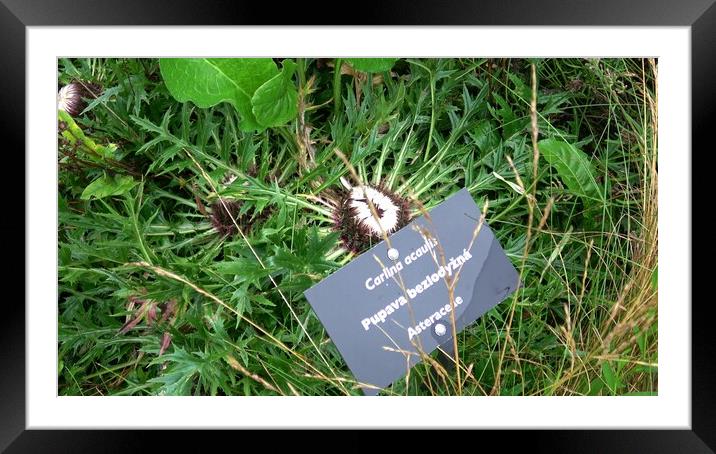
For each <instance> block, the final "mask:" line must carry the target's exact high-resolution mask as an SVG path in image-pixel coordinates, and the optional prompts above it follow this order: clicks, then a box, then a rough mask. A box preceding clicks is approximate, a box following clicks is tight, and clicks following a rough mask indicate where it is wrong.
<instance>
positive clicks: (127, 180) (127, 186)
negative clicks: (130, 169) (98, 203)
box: [80, 175, 137, 200]
mask: <svg viewBox="0 0 716 454" xmlns="http://www.w3.org/2000/svg"><path fill="white" fill-rule="evenodd" d="M136 185H137V182H136V181H134V178H132V177H130V176H117V177H109V176H106V175H105V176H101V177H99V178H97V179H96V180H94V181H93V182H92V183H90V184H89V185H88V186H87V187H86V188H85V190H84V191H82V195H81V196H80V198H81V199H82V200H89V199H91V198H92V197H94V198H96V199H102V198H105V197H110V196H113V195H122V194H125V193H127V192H129V191H130V190H131V189H132V188H133V187H134V186H136Z"/></svg>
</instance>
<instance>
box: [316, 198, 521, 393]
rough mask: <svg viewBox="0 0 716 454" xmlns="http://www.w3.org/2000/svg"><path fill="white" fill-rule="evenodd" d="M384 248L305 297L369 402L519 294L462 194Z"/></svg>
mask: <svg viewBox="0 0 716 454" xmlns="http://www.w3.org/2000/svg"><path fill="white" fill-rule="evenodd" d="M388 240H389V243H390V244H387V243H386V242H385V241H381V242H380V243H378V244H376V245H375V246H374V247H372V248H371V249H369V250H368V251H366V252H364V253H363V254H361V255H360V256H358V257H357V258H355V259H354V260H352V261H351V262H350V263H348V264H347V265H346V266H344V267H343V268H341V269H339V270H338V271H336V272H334V273H333V274H332V275H330V276H328V277H327V278H325V279H324V280H323V281H321V282H319V283H318V284H316V285H314V286H313V287H311V288H310V289H308V290H307V291H306V292H305V296H306V298H307V299H308V302H309V303H310V304H311V306H312V307H313V309H314V311H315V312H316V315H317V316H318V318H319V320H320V321H321V323H322V324H323V326H324V327H325V328H326V331H327V333H328V335H329V336H330V337H331V339H332V341H333V342H334V343H335V345H336V347H337V348H338V350H339V351H340V353H341V355H342V356H343V359H344V360H345V361H346V363H347V365H348V367H349V368H350V370H351V372H352V373H353V375H354V376H355V379H356V381H357V382H358V383H360V384H361V389H362V390H363V392H364V394H367V395H372V394H377V393H378V392H379V391H380V389H381V388H385V387H386V386H388V385H390V384H391V383H392V382H394V381H395V380H397V379H399V378H401V377H402V376H404V375H405V374H406V373H407V372H408V370H409V368H410V367H413V366H414V365H415V364H417V363H418V362H420V361H421V358H422V357H423V356H422V355H423V354H430V353H431V352H433V351H434V350H435V349H436V348H437V347H438V346H441V345H444V346H448V345H452V343H453V340H452V339H453V335H454V334H456V333H459V332H460V331H462V330H463V329H465V327H467V326H468V325H470V324H471V323H473V322H475V321H476V320H477V319H478V318H479V317H481V316H482V315H483V314H485V312H487V311H488V310H490V309H491V308H493V307H494V306H496V305H497V304H499V303H500V302H501V301H503V300H504V299H505V298H506V297H507V296H508V295H510V294H511V293H512V292H514V291H515V290H516V289H517V287H518V286H519V275H518V273H517V270H516V269H515V267H514V266H513V265H512V263H511V262H510V260H509V259H508V258H507V256H506V255H505V252H504V250H503V249H502V247H501V246H500V244H499V242H498V241H497V239H496V238H495V235H494V234H493V232H492V231H491V230H490V228H489V226H488V224H487V221H486V220H485V219H484V218H482V215H481V213H480V210H479V208H478V207H477V205H476V204H475V201H474V200H473V199H472V197H471V196H470V193H469V192H468V191H467V190H466V189H462V190H460V191H458V192H457V193H455V194H453V195H452V196H450V197H449V198H448V199H447V200H445V201H444V202H442V203H441V204H439V205H437V206H436V207H434V208H433V209H432V210H430V212H429V213H428V214H427V216H425V215H423V216H420V217H418V218H416V219H414V220H413V221H412V222H410V223H409V224H408V225H406V226H405V227H403V228H402V229H400V230H399V231H397V232H395V233H393V234H392V235H390V236H389V237H388ZM391 249H394V250H393V251H391ZM396 251H397V254H396Z"/></svg>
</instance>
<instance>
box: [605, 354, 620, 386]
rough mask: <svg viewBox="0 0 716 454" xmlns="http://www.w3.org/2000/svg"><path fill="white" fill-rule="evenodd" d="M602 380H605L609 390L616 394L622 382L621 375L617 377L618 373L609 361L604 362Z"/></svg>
mask: <svg viewBox="0 0 716 454" xmlns="http://www.w3.org/2000/svg"><path fill="white" fill-rule="evenodd" d="M602 380H604V383H606V385H607V387H609V391H610V392H611V393H612V394H616V392H617V389H618V388H619V386H620V385H621V382H620V380H619V377H617V374H616V373H615V372H614V369H612V366H611V365H610V364H609V362H607V361H604V362H603V363H602Z"/></svg>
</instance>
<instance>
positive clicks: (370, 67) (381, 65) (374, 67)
mask: <svg viewBox="0 0 716 454" xmlns="http://www.w3.org/2000/svg"><path fill="white" fill-rule="evenodd" d="M346 60H348V63H350V65H351V66H352V67H353V68H355V69H357V70H358V71H363V72H367V73H379V72H383V71H390V68H392V67H393V65H394V64H395V62H396V61H398V59H397V58H348V59H346Z"/></svg>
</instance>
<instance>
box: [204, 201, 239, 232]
mask: <svg viewBox="0 0 716 454" xmlns="http://www.w3.org/2000/svg"><path fill="white" fill-rule="evenodd" d="M242 205H243V203H242V202H241V201H239V200H231V199H217V200H216V201H215V202H214V203H212V204H211V215H210V216H209V218H210V219H211V224H212V225H213V226H214V228H215V229H216V230H217V231H218V232H219V234H220V235H222V236H229V235H233V234H235V233H236V232H237V231H238V230H237V228H236V225H237V224H238V225H239V226H241V221H242V219H241V216H240V212H241V206H242Z"/></svg>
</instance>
